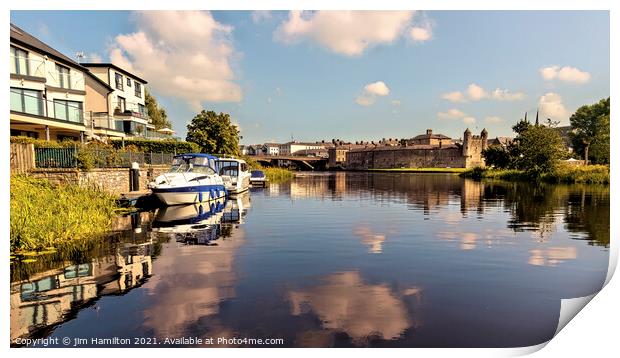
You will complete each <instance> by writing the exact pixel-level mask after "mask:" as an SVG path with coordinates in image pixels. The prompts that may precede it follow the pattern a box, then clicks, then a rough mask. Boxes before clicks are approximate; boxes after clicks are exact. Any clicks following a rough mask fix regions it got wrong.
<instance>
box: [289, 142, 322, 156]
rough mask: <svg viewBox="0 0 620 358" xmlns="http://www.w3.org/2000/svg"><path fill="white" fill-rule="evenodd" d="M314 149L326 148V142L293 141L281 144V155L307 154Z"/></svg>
mask: <svg viewBox="0 0 620 358" xmlns="http://www.w3.org/2000/svg"><path fill="white" fill-rule="evenodd" d="M314 149H325V143H320V142H317V143H303V142H297V141H292V142H288V143H284V144H280V155H306V154H307V153H308V151H310V150H314Z"/></svg>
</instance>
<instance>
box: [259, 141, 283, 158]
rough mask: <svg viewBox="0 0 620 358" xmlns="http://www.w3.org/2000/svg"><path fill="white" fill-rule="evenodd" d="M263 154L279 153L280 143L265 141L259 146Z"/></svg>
mask: <svg viewBox="0 0 620 358" xmlns="http://www.w3.org/2000/svg"><path fill="white" fill-rule="evenodd" d="M261 151H262V154H263V155H280V144H278V143H265V144H263V146H262V148H261Z"/></svg>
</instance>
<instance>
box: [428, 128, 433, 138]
mask: <svg viewBox="0 0 620 358" xmlns="http://www.w3.org/2000/svg"><path fill="white" fill-rule="evenodd" d="M432 135H433V130H432V129H427V130H426V136H427V137H430V136H432Z"/></svg>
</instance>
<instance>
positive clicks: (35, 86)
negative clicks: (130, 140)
mask: <svg viewBox="0 0 620 358" xmlns="http://www.w3.org/2000/svg"><path fill="white" fill-rule="evenodd" d="M10 51H11V52H10V81H9V82H10V105H11V111H10V130H11V135H25V136H29V137H35V138H40V139H46V140H63V139H67V138H68V139H74V140H85V139H86V136H87V135H90V134H91V133H90V132H89V131H88V129H87V127H86V125H85V115H84V105H85V96H86V91H85V80H84V78H85V73H86V72H88V70H87V69H86V68H84V67H83V66H81V65H80V64H78V63H77V62H75V61H73V60H72V59H70V58H69V57H67V56H65V55H63V54H62V53H60V52H58V51H56V50H54V49H53V48H51V47H50V46H48V45H46V44H45V43H43V42H41V41H40V40H38V39H37V38H35V37H34V36H32V35H30V34H29V33H27V32H26V31H24V30H22V29H20V28H19V27H17V26H15V25H13V24H11V30H10Z"/></svg>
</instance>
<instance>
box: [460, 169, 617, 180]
mask: <svg viewBox="0 0 620 358" xmlns="http://www.w3.org/2000/svg"><path fill="white" fill-rule="evenodd" d="M459 176H461V177H463V178H471V179H500V180H509V181H531V180H532V179H533V178H532V175H530V174H529V173H527V172H526V171H525V170H518V169H492V168H480V167H476V168H471V169H467V170H466V171H464V172H462V173H461V174H459ZM534 179H536V180H539V181H542V182H546V183H567V184H572V183H584V184H609V167H608V166H606V165H588V166H572V165H560V166H558V167H557V168H556V169H555V170H554V171H552V172H549V173H543V174H542V175H540V176H539V177H537V178H534Z"/></svg>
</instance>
